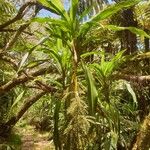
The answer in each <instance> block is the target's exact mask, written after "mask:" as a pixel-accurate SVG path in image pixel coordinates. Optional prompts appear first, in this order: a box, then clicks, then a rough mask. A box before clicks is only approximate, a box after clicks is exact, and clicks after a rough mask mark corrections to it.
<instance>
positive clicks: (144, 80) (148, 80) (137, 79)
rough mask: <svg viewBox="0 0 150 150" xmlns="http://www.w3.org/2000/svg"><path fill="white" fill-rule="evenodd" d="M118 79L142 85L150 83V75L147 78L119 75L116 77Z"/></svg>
mask: <svg viewBox="0 0 150 150" xmlns="http://www.w3.org/2000/svg"><path fill="white" fill-rule="evenodd" d="M115 78H116V79H124V80H127V81H133V82H138V83H142V84H147V83H150V75H147V76H138V75H127V74H119V75H116V77H115Z"/></svg>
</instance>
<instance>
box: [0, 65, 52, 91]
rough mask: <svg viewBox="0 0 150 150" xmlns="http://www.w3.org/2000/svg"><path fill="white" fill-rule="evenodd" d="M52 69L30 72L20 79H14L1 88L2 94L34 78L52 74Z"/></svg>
mask: <svg viewBox="0 0 150 150" xmlns="http://www.w3.org/2000/svg"><path fill="white" fill-rule="evenodd" d="M51 71H52V69H51V68H50V67H47V68H46V67H45V68H40V69H39V70H36V71H34V72H33V71H32V72H29V73H28V74H27V75H25V74H24V75H21V76H20V77H18V78H14V79H12V80H11V81H9V82H7V83H6V84H4V85H2V86H0V94H1V93H5V92H8V91H10V90H11V89H12V88H14V87H16V86H17V85H20V84H23V83H25V82H27V81H29V80H32V79H33V77H36V76H39V75H43V74H45V73H49V72H51Z"/></svg>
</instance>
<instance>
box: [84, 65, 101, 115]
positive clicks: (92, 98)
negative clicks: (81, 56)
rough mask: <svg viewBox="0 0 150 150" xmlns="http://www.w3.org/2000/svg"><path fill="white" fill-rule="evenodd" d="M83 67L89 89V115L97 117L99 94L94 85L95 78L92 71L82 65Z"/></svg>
mask: <svg viewBox="0 0 150 150" xmlns="http://www.w3.org/2000/svg"><path fill="white" fill-rule="evenodd" d="M82 67H83V69H84V72H85V75H86V81H87V87H88V93H87V94H88V95H87V98H88V105H89V113H90V115H95V107H96V104H97V99H98V92H97V89H96V86H95V83H94V78H93V76H92V74H91V72H90V70H89V69H88V68H87V67H86V66H85V64H83V63H82Z"/></svg>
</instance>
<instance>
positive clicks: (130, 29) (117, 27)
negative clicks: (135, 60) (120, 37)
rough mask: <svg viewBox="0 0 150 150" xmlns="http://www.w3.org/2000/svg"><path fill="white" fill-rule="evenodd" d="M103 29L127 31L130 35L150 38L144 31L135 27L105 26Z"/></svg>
mask: <svg viewBox="0 0 150 150" xmlns="http://www.w3.org/2000/svg"><path fill="white" fill-rule="evenodd" d="M105 28H108V29H110V30H113V31H122V30H129V31H131V32H132V33H135V34H137V35H139V36H143V37H147V38H150V35H148V34H147V33H146V32H145V31H143V30H141V29H138V28H136V27H119V26H115V25H107V26H105Z"/></svg>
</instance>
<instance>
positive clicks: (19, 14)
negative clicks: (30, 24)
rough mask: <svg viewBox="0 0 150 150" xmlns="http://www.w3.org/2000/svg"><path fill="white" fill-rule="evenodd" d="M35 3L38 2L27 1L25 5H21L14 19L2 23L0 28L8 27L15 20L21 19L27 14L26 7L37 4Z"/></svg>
mask: <svg viewBox="0 0 150 150" xmlns="http://www.w3.org/2000/svg"><path fill="white" fill-rule="evenodd" d="M35 4H37V3H36V2H27V3H25V4H24V5H23V6H21V7H20V9H19V11H18V13H17V15H16V16H15V17H14V18H12V19H10V20H8V21H7V22H5V23H4V24H1V25H0V30H2V29H4V28H6V27H7V26H9V25H11V24H13V23H14V22H16V21H18V20H21V19H22V18H23V16H24V15H25V12H26V9H27V8H28V7H29V6H32V5H35Z"/></svg>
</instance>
